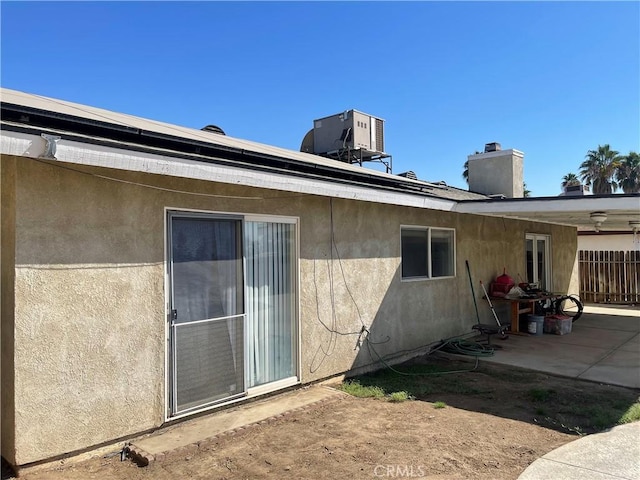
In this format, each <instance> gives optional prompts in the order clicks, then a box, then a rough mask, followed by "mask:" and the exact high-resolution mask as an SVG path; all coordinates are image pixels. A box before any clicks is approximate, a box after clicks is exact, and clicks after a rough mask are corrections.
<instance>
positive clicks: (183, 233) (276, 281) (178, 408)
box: [167, 212, 297, 415]
mask: <svg viewBox="0 0 640 480" xmlns="http://www.w3.org/2000/svg"><path fill="white" fill-rule="evenodd" d="M167 222H168V229H169V232H168V246H169V262H168V274H169V290H170V296H169V301H170V314H169V317H170V318H169V331H170V336H169V340H170V345H171V348H170V351H169V358H170V372H171V375H170V379H169V380H170V387H169V393H170V398H171V401H170V412H169V413H170V415H178V414H183V413H189V412H191V411H195V410H200V409H202V408H206V407H208V406H211V405H215V404H217V403H221V402H225V401H228V400H230V399H233V398H235V397H238V396H242V395H246V394H247V391H248V389H249V388H253V387H259V386H266V388H267V389H268V388H270V387H269V384H272V383H274V382H280V381H283V380H287V379H291V380H293V381H297V378H296V374H297V350H296V339H297V328H296V318H297V315H296V308H295V304H296V302H295V299H296V285H297V283H296V282H297V281H296V271H297V267H296V259H297V252H296V244H297V243H296V223H295V221H294V220H291V221H289V220H287V219H281V218H278V219H277V220H273V219H269V218H268V217H259V218H249V217H235V218H234V217H229V216H220V215H217V216H216V215H213V214H198V213H187V212H169V214H168V220H167Z"/></svg>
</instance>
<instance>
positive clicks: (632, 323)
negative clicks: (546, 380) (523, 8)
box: [487, 306, 640, 388]
mask: <svg viewBox="0 0 640 480" xmlns="http://www.w3.org/2000/svg"><path fill="white" fill-rule="evenodd" d="M639 314H640V310H638V308H637V307H632V308H622V307H619V306H617V307H615V308H609V307H603V306H587V307H585V311H584V313H583V315H582V317H581V318H580V319H579V320H578V321H576V322H574V323H573V325H572V332H571V333H569V334H567V335H550V334H544V335H541V336H536V335H527V334H524V335H510V336H509V339H508V340H505V341H500V340H496V341H494V343H496V344H498V345H500V346H501V347H502V349H501V350H497V351H496V353H495V355H494V356H493V357H489V358H488V359H487V361H488V362H493V363H500V364H503V365H513V366H516V367H522V368H528V369H531V370H537V371H541V372H547V373H551V374H555V375H561V376H567V377H573V378H581V379H584V380H591V381H596V382H601V383H607V384H611V385H619V386H623V387H630V388H640V333H639V332H640V316H639Z"/></svg>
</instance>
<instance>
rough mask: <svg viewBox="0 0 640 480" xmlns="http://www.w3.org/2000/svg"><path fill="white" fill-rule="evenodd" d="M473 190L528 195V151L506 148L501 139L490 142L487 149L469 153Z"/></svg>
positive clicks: (495, 193) (506, 194)
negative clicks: (525, 190)
mask: <svg viewBox="0 0 640 480" xmlns="http://www.w3.org/2000/svg"><path fill="white" fill-rule="evenodd" d="M467 160H468V162H469V190H470V191H472V192H477V193H482V194H484V195H489V196H492V195H504V196H505V197H506V198H522V197H524V153H522V152H520V151H518V150H513V149H509V150H502V149H501V147H500V144H499V143H497V142H493V143H487V144H486V145H485V147H484V153H477V154H475V155H469V156H468V157H467Z"/></svg>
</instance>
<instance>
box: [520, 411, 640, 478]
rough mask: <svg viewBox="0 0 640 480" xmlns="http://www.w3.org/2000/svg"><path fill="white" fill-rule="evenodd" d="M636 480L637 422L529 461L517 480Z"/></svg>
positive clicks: (639, 455) (639, 454)
mask: <svg viewBox="0 0 640 480" xmlns="http://www.w3.org/2000/svg"><path fill="white" fill-rule="evenodd" d="M575 478H583V479H595V480H599V479H603V480H604V479H608V480H611V479H616V478H619V479H626V480H632V479H638V478H640V423H638V422H635V423H628V424H625V425H619V426H617V427H614V428H612V429H611V430H609V431H607V432H603V433H598V434H595V435H589V436H586V437H582V438H580V439H579V440H575V441H573V442H570V443H567V444H566V445H563V446H562V447H560V448H557V449H555V450H552V451H551V452H549V453H547V454H546V455H544V456H543V457H542V458H539V459H538V460H536V461H535V462H533V463H532V464H531V465H529V467H527V469H526V470H525V471H524V472H523V473H522V474H521V475H520V476H519V477H518V480H540V479H554V480H569V479H571V480H573V479H575Z"/></svg>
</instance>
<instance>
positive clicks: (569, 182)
mask: <svg viewBox="0 0 640 480" xmlns="http://www.w3.org/2000/svg"><path fill="white" fill-rule="evenodd" d="M580 184H581V182H580V179H579V178H578V176H577V175H576V174H575V173H567V174H566V175H565V176H564V177H562V189H563V190H566V188H567V187H573V186H574V185H580Z"/></svg>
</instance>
